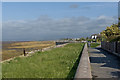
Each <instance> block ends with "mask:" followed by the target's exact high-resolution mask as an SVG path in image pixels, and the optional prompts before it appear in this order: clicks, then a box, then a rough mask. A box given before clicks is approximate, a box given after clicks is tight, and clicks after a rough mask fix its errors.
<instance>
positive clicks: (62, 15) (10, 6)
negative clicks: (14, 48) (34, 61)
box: [2, 2, 118, 41]
mask: <svg viewBox="0 0 120 80" xmlns="http://www.w3.org/2000/svg"><path fill="white" fill-rule="evenodd" d="M2 8H3V11H2V14H3V16H2V17H3V24H2V25H3V27H2V28H3V29H2V31H3V34H2V35H3V40H6V41H7V40H17V41H25V40H28V41H29V40H56V39H61V38H79V37H87V36H88V37H89V36H90V35H91V34H94V33H99V32H101V31H102V30H104V29H105V28H106V27H107V26H110V25H111V24H113V23H117V17H118V3H117V2H101V3H100V2H89V3H88V2H56V3H55V2H50V3H49V2H45V3H43V2H31V3H30V2H23V3H22V2H18V3H15V2H14V3H13V2H9V3H7V2H4V3H3V4H2Z"/></svg>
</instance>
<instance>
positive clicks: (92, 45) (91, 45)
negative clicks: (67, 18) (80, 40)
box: [90, 43, 100, 48]
mask: <svg viewBox="0 0 120 80" xmlns="http://www.w3.org/2000/svg"><path fill="white" fill-rule="evenodd" d="M99 45H100V43H91V44H90V47H92V48H95V47H97V46H99Z"/></svg>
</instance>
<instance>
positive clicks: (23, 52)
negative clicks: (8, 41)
mask: <svg viewBox="0 0 120 80" xmlns="http://www.w3.org/2000/svg"><path fill="white" fill-rule="evenodd" d="M23 54H24V56H26V53H25V48H23Z"/></svg>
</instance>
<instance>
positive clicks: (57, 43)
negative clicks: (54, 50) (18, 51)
mask: <svg viewBox="0 0 120 80" xmlns="http://www.w3.org/2000/svg"><path fill="white" fill-rule="evenodd" d="M55 43H56V45H61V44H66V43H69V42H55Z"/></svg>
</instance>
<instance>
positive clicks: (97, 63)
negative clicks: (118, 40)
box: [89, 47, 120, 79]
mask: <svg viewBox="0 0 120 80" xmlns="http://www.w3.org/2000/svg"><path fill="white" fill-rule="evenodd" d="M89 54H90V63H91V68H92V76H93V78H94V79H96V78H120V58H118V57H116V56H115V55H113V54H110V53H108V52H106V51H104V50H102V49H101V48H100V47H97V48H89Z"/></svg>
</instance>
